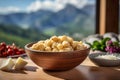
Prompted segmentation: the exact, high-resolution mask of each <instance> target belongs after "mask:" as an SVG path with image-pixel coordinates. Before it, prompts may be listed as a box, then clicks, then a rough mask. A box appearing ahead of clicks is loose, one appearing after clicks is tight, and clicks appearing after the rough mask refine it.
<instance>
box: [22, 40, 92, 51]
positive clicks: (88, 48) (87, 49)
mask: <svg viewBox="0 0 120 80" xmlns="http://www.w3.org/2000/svg"><path fill="white" fill-rule="evenodd" d="M34 43H36V42H30V43H28V44H26V45H25V46H24V48H25V49H26V50H30V51H34V52H41V53H48V52H49V53H72V52H80V51H81V52H82V51H90V47H87V48H86V49H83V50H75V51H64V52H52V51H40V50H33V49H31V48H29V47H28V46H29V45H30V44H34Z"/></svg>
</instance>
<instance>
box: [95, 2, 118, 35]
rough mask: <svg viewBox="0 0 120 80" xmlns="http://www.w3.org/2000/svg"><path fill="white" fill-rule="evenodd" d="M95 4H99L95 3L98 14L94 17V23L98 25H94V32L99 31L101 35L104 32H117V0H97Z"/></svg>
mask: <svg viewBox="0 0 120 80" xmlns="http://www.w3.org/2000/svg"><path fill="white" fill-rule="evenodd" d="M97 4H99V5H97V9H98V10H99V14H98V15H97V17H96V19H97V22H96V23H98V24H99V25H97V27H96V33H99V34H101V35H103V34H104V33H106V32H114V33H118V32H119V26H118V25H119V24H118V23H119V0H97ZM97 12H98V11H97ZM98 19H99V20H98ZM97 28H98V30H97Z"/></svg>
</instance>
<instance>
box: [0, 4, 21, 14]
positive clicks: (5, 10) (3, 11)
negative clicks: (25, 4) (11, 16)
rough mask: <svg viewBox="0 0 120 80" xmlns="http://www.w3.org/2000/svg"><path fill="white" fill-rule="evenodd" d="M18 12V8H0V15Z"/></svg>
mask: <svg viewBox="0 0 120 80" xmlns="http://www.w3.org/2000/svg"><path fill="white" fill-rule="evenodd" d="M15 12H20V8H18V7H13V6H8V7H0V13H1V14H8V13H15Z"/></svg>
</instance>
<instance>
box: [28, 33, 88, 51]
mask: <svg viewBox="0 0 120 80" xmlns="http://www.w3.org/2000/svg"><path fill="white" fill-rule="evenodd" d="M30 48H31V49H33V50H39V51H48V52H65V51H75V50H84V49H87V46H85V45H84V43H83V42H82V41H74V40H73V38H71V37H69V36H66V35H63V36H52V37H51V38H50V39H47V40H41V41H38V42H36V43H34V44H33V45H32V46H31V47H30Z"/></svg>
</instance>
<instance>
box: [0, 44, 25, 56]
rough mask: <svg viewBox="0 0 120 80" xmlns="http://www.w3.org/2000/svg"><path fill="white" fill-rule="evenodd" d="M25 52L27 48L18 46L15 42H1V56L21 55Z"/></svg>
mask: <svg viewBox="0 0 120 80" xmlns="http://www.w3.org/2000/svg"><path fill="white" fill-rule="evenodd" d="M23 53H25V50H24V49H22V48H19V47H17V46H16V45H15V44H14V43H13V44H12V45H7V44H6V43H5V42H1V43H0V57H7V56H13V55H20V54H23Z"/></svg>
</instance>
